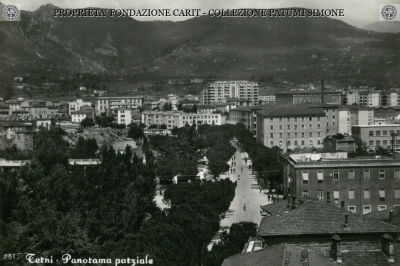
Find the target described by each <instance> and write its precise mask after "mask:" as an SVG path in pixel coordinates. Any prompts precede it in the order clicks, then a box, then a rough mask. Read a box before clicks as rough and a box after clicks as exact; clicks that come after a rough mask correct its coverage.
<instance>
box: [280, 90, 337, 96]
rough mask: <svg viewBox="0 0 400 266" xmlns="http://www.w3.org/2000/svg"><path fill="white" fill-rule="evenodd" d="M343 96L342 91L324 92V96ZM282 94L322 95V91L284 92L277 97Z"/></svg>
mask: <svg viewBox="0 0 400 266" xmlns="http://www.w3.org/2000/svg"><path fill="white" fill-rule="evenodd" d="M332 93H333V94H342V92H341V91H331V90H324V94H332ZM280 94H286V95H290V94H321V91H320V90H309V91H306V90H304V91H283V92H277V93H276V95H280Z"/></svg>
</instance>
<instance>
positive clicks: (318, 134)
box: [256, 107, 326, 152]
mask: <svg viewBox="0 0 400 266" xmlns="http://www.w3.org/2000/svg"><path fill="white" fill-rule="evenodd" d="M256 120H257V121H256V124H257V126H256V131H257V135H256V136H257V142H258V143H261V144H263V145H265V146H267V147H272V146H279V147H280V148H282V149H283V150H284V151H285V152H286V151H288V150H294V149H298V148H304V147H308V148H311V147H314V148H322V147H323V139H324V138H325V137H326V117H325V112H324V111H322V110H321V109H313V108H306V107H292V108H289V107H288V108H278V109H274V110H270V111H263V112H258V113H257V119H256Z"/></svg>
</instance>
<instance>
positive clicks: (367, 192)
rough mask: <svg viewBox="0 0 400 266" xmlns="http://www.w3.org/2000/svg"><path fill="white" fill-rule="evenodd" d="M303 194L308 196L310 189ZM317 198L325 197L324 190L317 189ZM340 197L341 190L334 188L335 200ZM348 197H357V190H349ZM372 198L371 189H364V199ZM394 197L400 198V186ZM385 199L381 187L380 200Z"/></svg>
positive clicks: (328, 195)
mask: <svg viewBox="0 0 400 266" xmlns="http://www.w3.org/2000/svg"><path fill="white" fill-rule="evenodd" d="M303 195H304V196H308V190H303ZM317 198H318V199H320V200H323V199H324V192H323V191H322V190H318V191H317ZM339 198H340V193H339V190H334V191H333V200H339ZM348 198H349V199H355V190H354V189H349V190H348ZM370 198H371V191H370V189H364V199H370ZM394 198H395V199H400V188H395V189H394ZM326 199H327V200H330V192H327V194H326ZM385 199H386V190H385V189H384V188H381V189H379V200H380V201H385Z"/></svg>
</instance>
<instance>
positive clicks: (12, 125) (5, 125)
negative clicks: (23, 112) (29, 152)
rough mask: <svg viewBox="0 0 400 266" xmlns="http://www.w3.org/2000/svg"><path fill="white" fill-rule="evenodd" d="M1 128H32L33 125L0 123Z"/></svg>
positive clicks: (9, 122)
mask: <svg viewBox="0 0 400 266" xmlns="http://www.w3.org/2000/svg"><path fill="white" fill-rule="evenodd" d="M0 126H2V127H31V126H32V124H31V123H30V124H27V123H20V122H14V121H4V122H3V121H0Z"/></svg>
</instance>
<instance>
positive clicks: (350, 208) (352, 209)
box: [348, 206, 356, 213]
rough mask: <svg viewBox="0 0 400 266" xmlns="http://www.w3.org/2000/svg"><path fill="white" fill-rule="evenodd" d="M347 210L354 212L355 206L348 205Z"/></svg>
mask: <svg viewBox="0 0 400 266" xmlns="http://www.w3.org/2000/svg"><path fill="white" fill-rule="evenodd" d="M348 210H349V212H352V213H356V206H349V208H348Z"/></svg>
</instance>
